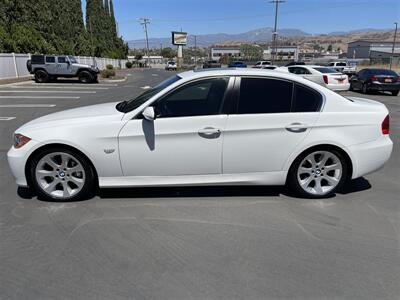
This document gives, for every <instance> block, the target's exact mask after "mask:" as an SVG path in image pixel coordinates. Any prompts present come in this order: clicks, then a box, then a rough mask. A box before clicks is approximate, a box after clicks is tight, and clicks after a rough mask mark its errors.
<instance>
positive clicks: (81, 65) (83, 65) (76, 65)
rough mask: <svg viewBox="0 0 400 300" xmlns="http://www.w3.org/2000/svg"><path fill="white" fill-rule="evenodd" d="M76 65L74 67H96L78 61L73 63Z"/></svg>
mask: <svg viewBox="0 0 400 300" xmlns="http://www.w3.org/2000/svg"><path fill="white" fill-rule="evenodd" d="M73 65H74V67H78V68H88V69H91V68H94V67H95V66H93V65H86V64H79V63H76V64H73Z"/></svg>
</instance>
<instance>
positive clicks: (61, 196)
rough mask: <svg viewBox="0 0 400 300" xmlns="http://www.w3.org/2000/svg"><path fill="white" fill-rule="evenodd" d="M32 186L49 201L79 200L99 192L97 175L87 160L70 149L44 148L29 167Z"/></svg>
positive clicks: (41, 196) (40, 196)
mask: <svg viewBox="0 0 400 300" xmlns="http://www.w3.org/2000/svg"><path fill="white" fill-rule="evenodd" d="M29 176H30V182H31V185H32V187H33V188H34V189H35V191H36V192H37V194H38V196H39V198H41V199H44V200H47V201H78V200H83V199H85V198H87V197H89V196H91V195H92V194H93V192H94V191H95V190H96V173H95V171H94V170H93V167H92V166H91V164H90V163H89V161H88V159H87V158H86V157H84V156H83V155H82V154H80V153H79V152H76V151H72V150H70V149H63V148H59V147H55V148H49V149H45V150H43V151H41V152H39V153H38V154H36V155H35V156H34V157H33V159H32V160H31V162H30V165H29Z"/></svg>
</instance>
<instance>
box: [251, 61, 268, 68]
mask: <svg viewBox="0 0 400 300" xmlns="http://www.w3.org/2000/svg"><path fill="white" fill-rule="evenodd" d="M267 66H268V67H269V66H271V62H270V61H268V60H261V61H258V62H256V64H255V65H254V66H253V67H252V68H255V69H265V67H267Z"/></svg>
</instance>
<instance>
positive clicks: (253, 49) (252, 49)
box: [240, 44, 263, 61]
mask: <svg viewBox="0 0 400 300" xmlns="http://www.w3.org/2000/svg"><path fill="white" fill-rule="evenodd" d="M240 53H241V54H242V58H243V59H244V60H249V61H252V60H260V59H261V58H262V55H263V50H262V48H261V47H260V46H257V45H252V44H243V45H241V46H240Z"/></svg>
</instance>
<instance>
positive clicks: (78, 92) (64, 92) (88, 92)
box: [0, 90, 96, 94]
mask: <svg viewBox="0 0 400 300" xmlns="http://www.w3.org/2000/svg"><path fill="white" fill-rule="evenodd" d="M0 93H57V94H96V91H33V90H29V91H21V90H20V91H14V90H11V91H5V90H0Z"/></svg>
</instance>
